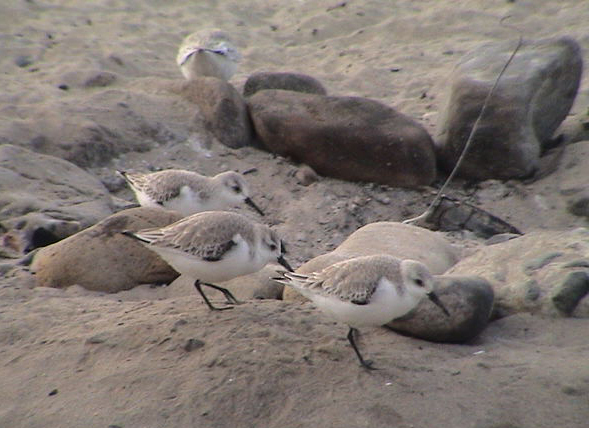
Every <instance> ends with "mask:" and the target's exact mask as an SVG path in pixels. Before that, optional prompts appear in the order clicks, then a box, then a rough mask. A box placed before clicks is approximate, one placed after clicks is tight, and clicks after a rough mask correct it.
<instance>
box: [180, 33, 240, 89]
mask: <svg viewBox="0 0 589 428" xmlns="http://www.w3.org/2000/svg"><path fill="white" fill-rule="evenodd" d="M240 58H241V55H240V54H239V52H238V51H237V48H236V47H235V46H234V45H233V43H232V41H231V39H230V37H229V36H228V35H227V34H226V33H225V32H224V31H221V30H219V29H216V28H214V29H205V30H200V31H197V32H195V33H192V34H190V35H188V36H187V37H186V38H185V39H184V40H183V41H182V43H181V44H180V48H179V49H178V55H177V57H176V63H177V64H178V66H179V67H180V71H182V74H183V75H184V77H185V78H186V79H187V80H192V79H194V78H195V77H198V76H213V77H217V78H219V79H223V80H226V81H227V80H229V79H230V78H231V76H233V74H234V73H235V70H237V63H238V61H239V60H240Z"/></svg>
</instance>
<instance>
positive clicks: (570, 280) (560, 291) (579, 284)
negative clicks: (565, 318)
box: [552, 271, 589, 315]
mask: <svg viewBox="0 0 589 428" xmlns="http://www.w3.org/2000/svg"><path fill="white" fill-rule="evenodd" d="M554 291H555V293H554V295H553V296H552V303H553V304H554V306H555V307H556V309H558V310H559V311H561V312H563V313H564V314H566V315H570V314H572V313H573V311H574V310H575V308H576V307H577V304H578V303H579V302H580V301H581V299H582V298H583V297H585V295H586V294H587V293H589V274H588V273H587V272H583V271H575V272H571V273H569V274H568V275H567V277H566V278H565V280H564V281H563V283H562V284H561V285H560V286H559V287H557V288H556V289H555V290H554Z"/></svg>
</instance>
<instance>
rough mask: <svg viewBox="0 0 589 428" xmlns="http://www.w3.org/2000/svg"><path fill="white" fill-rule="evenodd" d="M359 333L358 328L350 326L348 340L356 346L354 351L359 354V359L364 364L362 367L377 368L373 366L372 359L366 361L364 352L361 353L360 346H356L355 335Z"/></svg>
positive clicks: (353, 346)
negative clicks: (363, 355) (363, 356)
mask: <svg viewBox="0 0 589 428" xmlns="http://www.w3.org/2000/svg"><path fill="white" fill-rule="evenodd" d="M357 333H358V330H357V329H355V328H354V327H350V331H349V332H348V340H349V341H350V344H351V345H352V348H354V352H356V355H357V356H358V359H359V360H360V364H362V367H364V368H365V369H368V370H376V367H373V366H372V361H370V360H368V361H365V360H364V358H362V354H360V351H359V350H358V347H357V346H356V341H355V339H354V335H355V334H357Z"/></svg>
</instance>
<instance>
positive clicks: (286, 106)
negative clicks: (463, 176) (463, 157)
mask: <svg viewBox="0 0 589 428" xmlns="http://www.w3.org/2000/svg"><path fill="white" fill-rule="evenodd" d="M248 105H249V110H250V115H251V117H252V120H253V122H254V127H255V130H256V132H257V135H258V137H259V138H260V140H261V141H262V143H263V144H264V145H265V146H266V147H267V148H268V150H270V151H271V152H274V153H278V154H279V155H282V156H290V157H292V158H293V159H295V160H296V161H299V162H303V163H305V164H307V165H309V166H311V167H312V168H313V169H314V170H315V171H317V173H319V174H321V175H325V176H329V177H335V178H340V179H343V180H349V181H371V182H377V183H382V184H387V185H391V186H401V187H416V186H420V185H427V184H430V183H431V182H432V181H433V180H434V178H435V174H436V170H435V155H434V151H433V143H432V140H431V138H430V136H429V134H428V133H427V131H426V130H425V129H424V128H423V127H422V126H421V125H419V124H418V123H416V122H414V121H413V120H412V119H410V118H408V117H407V116H405V115H403V114H401V113H399V112H397V111H395V110H394V109H392V108H390V107H388V106H386V105H384V104H381V103H379V102H376V101H373V100H369V99H366V98H359V97H330V96H323V95H315V94H302V93H298V92H292V91H282V90H265V91H260V92H257V93H256V94H254V95H253V96H252V97H250V98H249V99H248Z"/></svg>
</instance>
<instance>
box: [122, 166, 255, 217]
mask: <svg viewBox="0 0 589 428" xmlns="http://www.w3.org/2000/svg"><path fill="white" fill-rule="evenodd" d="M117 172H118V173H119V174H120V175H122V176H123V178H124V179H125V180H126V181H127V183H128V184H129V187H130V188H131V190H133V192H134V193H135V197H136V198H137V201H138V202H139V205H141V206H143V207H158V206H161V207H164V208H168V209H171V210H174V211H178V212H179V213H180V214H182V215H183V216H189V215H191V214H195V213H197V212H201V211H215V210H223V209H226V208H228V207H230V206H232V205H236V204H240V203H244V202H245V203H246V204H247V205H249V206H250V207H252V208H253V209H254V210H256V211H257V212H258V213H259V214H260V215H262V216H263V215H264V212H263V211H262V210H261V209H260V208H259V207H258V206H257V205H256V204H255V203H254V201H252V199H251V198H250V192H249V187H248V185H247V182H246V180H245V178H244V177H243V175H241V174H239V173H237V172H234V171H226V172H222V173H221V174H218V175H216V176H214V177H206V176H204V175H200V174H198V173H196V172H192V171H185V170H180V169H166V170H163V171H158V172H153V173H149V174H142V173H130V172H125V171H117Z"/></svg>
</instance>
